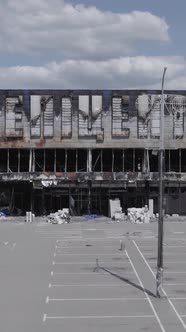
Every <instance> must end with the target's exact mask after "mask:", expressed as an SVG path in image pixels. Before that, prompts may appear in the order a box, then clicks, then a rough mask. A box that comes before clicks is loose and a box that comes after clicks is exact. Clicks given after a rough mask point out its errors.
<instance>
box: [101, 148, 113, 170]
mask: <svg viewBox="0 0 186 332" xmlns="http://www.w3.org/2000/svg"><path fill="white" fill-rule="evenodd" d="M102 160H103V172H112V149H103V150H102Z"/></svg>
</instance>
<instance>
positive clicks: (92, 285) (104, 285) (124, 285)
mask: <svg viewBox="0 0 186 332" xmlns="http://www.w3.org/2000/svg"><path fill="white" fill-rule="evenodd" d="M48 287H49V288H51V287H132V286H131V285H127V284H121V283H120V284H119V283H118V284H106V283H104V284H82V285H81V284H61V285H54V284H49V285H48Z"/></svg>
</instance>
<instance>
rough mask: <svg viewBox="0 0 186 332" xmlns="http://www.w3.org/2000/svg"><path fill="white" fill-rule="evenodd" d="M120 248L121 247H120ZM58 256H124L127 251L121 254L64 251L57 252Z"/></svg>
mask: <svg viewBox="0 0 186 332" xmlns="http://www.w3.org/2000/svg"><path fill="white" fill-rule="evenodd" d="M118 250H119V249H118ZM55 254H56V255H57V256H79V257H81V256H97V257H99V256H110V257H111V256H120V257H122V256H126V255H125V253H124V251H123V253H122V254H121V253H119V252H118V253H117V254H114V253H112V252H111V253H110V254H102V253H97V252H96V253H89V254H83V253H80V254H66V253H63V254H61V253H60V254H59V253H55Z"/></svg>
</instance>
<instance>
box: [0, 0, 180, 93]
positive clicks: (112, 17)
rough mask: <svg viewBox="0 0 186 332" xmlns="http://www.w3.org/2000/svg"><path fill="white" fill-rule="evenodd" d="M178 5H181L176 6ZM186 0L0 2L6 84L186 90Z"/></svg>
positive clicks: (2, 80)
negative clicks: (163, 77) (163, 84)
mask: <svg viewBox="0 0 186 332" xmlns="http://www.w3.org/2000/svg"><path fill="white" fill-rule="evenodd" d="M176 4H177V6H176ZM185 13H186V1H185V0H178V1H177V2H175V1H174V2H173V1H172V0H130V1H125V0H115V1H114V0H100V1H98V0H53V1H51V0H24V1H22V0H0V59H1V62H0V67H1V68H0V88H95V89H97V88H99V89H105V88H112V89H114V88H117V89H118V88H121V89H122V88H159V85H160V79H161V74H162V71H163V67H164V66H167V67H168V70H167V77H166V85H167V88H171V89H184V88H186V58H185V49H186V46H185V44H186V43H185V36H184V34H185V25H186V23H185Z"/></svg>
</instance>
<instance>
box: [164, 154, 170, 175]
mask: <svg viewBox="0 0 186 332" xmlns="http://www.w3.org/2000/svg"><path fill="white" fill-rule="evenodd" d="M165 172H170V150H165Z"/></svg>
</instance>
